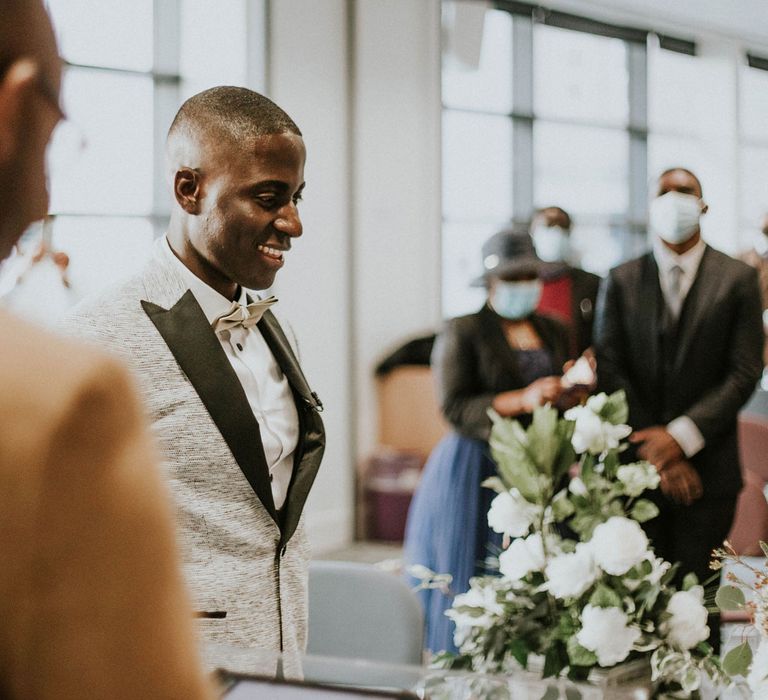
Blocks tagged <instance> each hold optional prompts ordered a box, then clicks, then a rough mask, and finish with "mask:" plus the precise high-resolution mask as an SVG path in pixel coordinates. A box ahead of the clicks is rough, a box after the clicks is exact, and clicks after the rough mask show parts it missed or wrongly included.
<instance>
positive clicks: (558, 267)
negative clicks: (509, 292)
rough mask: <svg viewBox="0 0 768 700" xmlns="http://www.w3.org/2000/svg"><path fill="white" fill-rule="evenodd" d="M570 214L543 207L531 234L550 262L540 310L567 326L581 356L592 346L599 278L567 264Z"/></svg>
mask: <svg viewBox="0 0 768 700" xmlns="http://www.w3.org/2000/svg"><path fill="white" fill-rule="evenodd" d="M570 236H571V217H570V216H569V215H568V212H566V211H565V210H564V209H561V208H560V207H544V208H543V209H539V210H538V211H537V212H536V215H535V216H534V218H533V221H532V222H531V237H532V238H533V244H534V246H535V247H536V254H537V255H538V256H539V257H540V258H541V259H542V260H544V261H545V262H548V263H552V265H548V266H547V267H546V268H545V270H544V272H543V275H542V281H543V283H544V286H543V289H542V293H541V300H540V301H539V306H538V308H537V309H536V310H537V311H538V312H539V313H541V314H545V315H548V316H554V317H555V318H557V319H558V320H559V321H561V322H563V323H564V324H566V326H568V328H569V330H570V337H571V347H570V348H569V349H570V351H571V353H573V354H574V355H579V354H581V353H583V352H584V351H585V350H586V349H587V348H588V347H590V346H591V345H592V323H593V320H594V311H595V302H596V300H597V290H598V288H599V286H600V278H599V277H598V276H597V275H593V274H592V273H591V272H587V271H586V270H582V269H581V268H579V267H574V266H573V265H570V264H568V258H569V255H570Z"/></svg>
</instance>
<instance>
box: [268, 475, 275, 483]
mask: <svg viewBox="0 0 768 700" xmlns="http://www.w3.org/2000/svg"><path fill="white" fill-rule="evenodd" d="M274 478H275V477H274V476H272V474H270V475H269V480H270V482H271V481H273V480H274Z"/></svg>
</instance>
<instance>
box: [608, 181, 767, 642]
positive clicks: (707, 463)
mask: <svg viewBox="0 0 768 700" xmlns="http://www.w3.org/2000/svg"><path fill="white" fill-rule="evenodd" d="M706 211H707V205H706V204H705V203H704V200H703V199H702V189H701V183H700V182H699V180H698V178H697V177H696V176H695V175H694V174H693V173H692V172H690V171H689V170H685V169H684V168H672V169H670V170H667V171H665V172H664V173H662V174H661V176H660V177H659V180H658V187H657V190H656V196H655V197H654V199H653V200H652V201H651V203H650V207H649V212H648V221H649V228H650V232H651V234H652V236H653V249H652V251H651V252H649V253H647V254H646V255H644V256H642V257H640V258H637V259H635V260H631V261H629V262H627V263H624V264H623V265H620V266H619V267H617V268H615V269H614V270H612V271H611V272H610V274H609V276H608V278H607V279H606V280H605V281H604V282H603V284H602V286H601V290H600V295H599V297H598V304H597V312H596V319H595V352H596V355H597V374H598V386H599V388H600V389H602V390H605V391H615V390H617V389H624V390H625V391H626V393H627V399H628V402H629V419H628V423H629V424H630V425H632V426H633V427H634V428H635V431H636V432H635V433H634V434H633V435H632V436H630V440H631V441H632V442H633V443H634V446H635V448H636V452H637V455H638V456H639V457H640V458H643V459H647V460H649V461H650V462H651V463H652V464H654V465H655V466H656V468H657V470H658V471H659V473H660V476H661V485H660V490H659V491H654V492H652V493H651V494H650V495H649V498H651V499H653V500H654V501H655V502H656V505H657V506H658V507H659V511H660V514H659V516H658V517H656V518H654V519H652V520H650V521H648V522H647V523H646V524H645V527H646V530H647V532H648V535H649V537H650V538H651V540H652V543H653V545H654V547H655V549H656V552H657V554H659V555H660V556H662V557H663V558H665V559H667V560H669V561H672V562H680V563H681V566H680V568H679V570H678V573H677V582H678V583H679V582H680V581H681V580H682V578H683V577H684V576H685V575H686V574H687V573H689V572H693V573H695V574H696V575H697V576H698V578H699V581H701V582H703V581H705V580H706V579H708V578H709V577H710V574H711V572H710V570H709V560H710V553H711V551H712V549H713V548H714V547H718V546H720V545H721V544H722V542H723V539H724V538H725V537H726V535H727V534H728V531H729V529H730V527H731V521H732V519H733V514H734V509H735V505H736V497H737V494H738V492H739V490H740V488H741V474H740V470H739V456H738V445H737V430H736V427H737V424H736V420H737V414H738V412H739V409H740V408H741V407H742V406H743V405H744V403H745V402H746V401H747V399H749V397H750V395H751V394H752V392H753V390H754V388H755V383H756V382H757V380H758V379H759V377H760V373H761V370H762V360H761V353H762V345H763V330H762V322H761V308H760V293H759V290H758V285H757V274H756V273H755V271H754V270H753V269H752V268H750V267H749V266H748V265H746V264H744V263H743V262H741V261H738V260H734V259H733V258H730V257H728V256H727V255H724V254H723V253H720V252H718V251H717V250H714V249H713V248H710V247H709V246H708V245H706V244H705V243H704V241H703V240H702V238H701V229H700V226H699V221H700V218H701V216H702V215H704V214H705V213H706ZM710 630H711V632H712V636H711V638H710V642H711V643H713V644H714V645H716V648H717V647H718V646H719V631H718V626H717V622H716V620H711V621H710Z"/></svg>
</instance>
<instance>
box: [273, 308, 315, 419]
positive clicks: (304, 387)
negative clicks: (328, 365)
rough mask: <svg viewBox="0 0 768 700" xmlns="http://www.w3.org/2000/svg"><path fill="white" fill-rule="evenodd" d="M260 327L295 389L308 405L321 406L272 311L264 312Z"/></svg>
mask: <svg viewBox="0 0 768 700" xmlns="http://www.w3.org/2000/svg"><path fill="white" fill-rule="evenodd" d="M258 328H259V330H260V331H261V335H262V336H263V338H264V340H265V342H266V343H267V345H268V346H269V349H270V350H271V351H272V355H273V356H274V358H275V360H277V364H278V365H280V369H281V370H283V374H284V375H285V378H286V379H287V380H288V383H289V384H290V385H291V387H292V388H293V390H294V391H295V392H296V393H297V394H298V395H299V396H300V397H301V400H302V401H304V402H305V403H306V404H307V405H309V406H312V407H313V408H320V404H319V401H317V399H316V395H315V394H314V393H313V391H312V389H311V388H310V386H309V383H308V382H307V379H306V377H305V376H304V372H302V371H301V366H300V365H299V361H298V359H297V358H296V355H294V354H293V349H292V348H291V344H290V343H289V342H288V338H286V337H285V333H283V329H282V328H281V327H280V324H279V323H278V322H277V319H276V318H275V316H274V314H273V313H272V312H271V311H266V312H265V313H264V315H263V316H262V317H261V321H259V323H258Z"/></svg>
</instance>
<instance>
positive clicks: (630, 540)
mask: <svg viewBox="0 0 768 700" xmlns="http://www.w3.org/2000/svg"><path fill="white" fill-rule="evenodd" d="M590 544H591V546H592V553H593V554H594V557H595V561H596V562H597V565H598V566H599V567H600V568H601V569H602V570H603V571H605V572H606V573H608V574H611V575H613V576H622V575H624V574H626V573H627V571H629V570H630V569H631V568H632V567H633V566H635V565H636V564H639V563H640V562H641V561H642V560H643V559H645V558H647V556H648V538H647V537H646V535H645V533H644V532H643V528H641V527H640V525H639V524H638V523H637V522H636V521H634V520H630V519H629V518H622V517H620V516H618V515H614V516H613V517H611V518H608V520H606V521H605V522H604V523H600V525H598V526H597V527H596V528H595V531H594V532H593V533H592V539H591V540H590Z"/></svg>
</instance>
